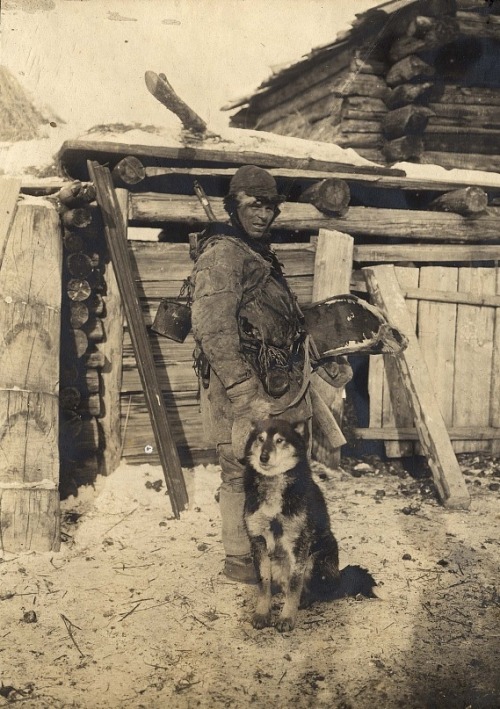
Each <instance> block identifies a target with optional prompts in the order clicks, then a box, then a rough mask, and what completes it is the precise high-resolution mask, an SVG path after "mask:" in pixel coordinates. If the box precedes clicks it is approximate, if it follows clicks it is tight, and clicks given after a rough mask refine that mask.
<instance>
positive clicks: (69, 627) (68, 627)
mask: <svg viewBox="0 0 500 709" xmlns="http://www.w3.org/2000/svg"><path fill="white" fill-rule="evenodd" d="M61 618H62V619H63V622H64V625H65V626H66V630H67V631H68V635H69V637H70V638H71V641H72V643H73V645H74V646H75V647H76V649H77V650H78V652H79V653H80V655H81V657H85V653H83V652H82V651H81V650H80V648H79V647H78V643H77V642H76V640H75V638H74V637H73V628H76V629H77V630H81V628H79V627H78V626H77V625H75V624H74V623H72V622H71V621H70V619H69V618H66V616H65V615H63V614H62V613H61Z"/></svg>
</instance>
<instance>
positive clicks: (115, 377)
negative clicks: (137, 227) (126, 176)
mask: <svg viewBox="0 0 500 709" xmlns="http://www.w3.org/2000/svg"><path fill="white" fill-rule="evenodd" d="M116 195H117V198H118V203H119V205H120V211H121V214H122V218H123V228H124V229H125V233H126V229H127V221H128V216H127V215H128V191H127V190H116ZM104 277H105V279H106V295H105V296H103V300H104V304H105V313H106V317H105V319H104V323H105V331H106V337H105V339H104V342H101V343H99V345H98V346H97V349H98V351H99V352H100V353H101V355H102V356H103V358H104V364H103V369H102V375H103V384H104V386H103V393H102V403H103V408H104V416H103V417H102V419H101V421H100V423H101V426H102V437H103V441H104V450H103V456H102V462H101V468H102V469H101V470H100V471H99V472H100V473H102V474H103V475H110V474H111V473H112V472H113V470H115V469H116V468H117V467H118V465H119V464H120V457H121V452H122V430H121V425H120V391H121V388H122V368H123V320H124V313H123V302H122V298H121V295H120V289H119V288H118V283H117V280H116V273H115V269H114V266H113V264H112V262H111V260H109V261H108V263H106V271H105V276H104Z"/></svg>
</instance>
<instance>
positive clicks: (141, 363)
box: [87, 160, 188, 519]
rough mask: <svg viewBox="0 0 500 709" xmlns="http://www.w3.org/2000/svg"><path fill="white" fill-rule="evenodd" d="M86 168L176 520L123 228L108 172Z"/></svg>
mask: <svg viewBox="0 0 500 709" xmlns="http://www.w3.org/2000/svg"><path fill="white" fill-rule="evenodd" d="M87 167H88V170H89V172H90V175H91V177H92V180H93V182H94V185H95V188H96V191H97V201H98V204H99V205H100V207H101V210H102V214H103V218H104V223H105V233H106V243H107V246H108V249H109V251H110V254H111V260H112V262H113V264H114V265H115V273H116V278H117V282H118V286H119V290H120V294H121V296H122V300H123V307H124V311H125V315H126V317H127V321H128V325H129V328H130V336H131V339H132V343H133V346H134V353H135V356H136V360H137V365H138V368H139V374H140V377H141V383H142V386H143V389H144V395H145V398H146V403H147V406H148V411H149V413H150V416H151V424H152V427H153V433H154V436H155V441H156V445H157V448H158V455H159V457H160V461H161V464H162V468H163V474H164V476H165V482H166V483H167V491H168V494H169V497H170V502H171V504H172V511H173V513H174V516H175V517H176V518H177V519H178V518H179V517H180V512H181V511H182V510H183V509H185V508H186V507H187V503H188V496H187V490H186V484H185V481H184V477H183V474H182V468H181V464H180V460H179V455H178V452H177V448H176V446H175V442H174V439H173V436H172V431H171V429H170V424H169V421H168V417H167V412H166V408H165V402H164V400H163V396H162V391H161V386H160V382H159V381H158V375H157V372H156V368H155V363H154V359H153V354H152V352H151V346H150V343H149V339H148V333H147V330H146V326H145V324H144V318H143V315H142V311H141V308H140V305H139V298H138V295H137V288H136V285H135V282H134V276H133V272H132V267H131V263H130V254H129V251H128V245H127V235H126V232H125V229H124V226H123V216H122V214H121V210H120V205H119V203H118V198H117V196H116V191H115V189H114V187H113V182H112V179H111V173H110V171H109V169H108V168H107V167H102V166H101V165H99V164H98V163H97V162H91V161H90V160H89V161H88V162H87Z"/></svg>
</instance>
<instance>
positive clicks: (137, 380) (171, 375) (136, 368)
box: [121, 356, 197, 392]
mask: <svg viewBox="0 0 500 709" xmlns="http://www.w3.org/2000/svg"><path fill="white" fill-rule="evenodd" d="M136 357H137V356H136ZM129 361H130V360H129ZM153 364H154V362H153ZM156 378H157V380H158V385H159V387H160V389H161V390H163V391H195V390H196V389H197V379H196V375H195V372H194V370H193V364H192V362H172V363H171V364H170V365H169V367H168V370H167V369H166V368H165V367H163V366H161V364H160V363H159V362H158V363H157V367H156ZM121 390H122V392H131V391H133V392H137V391H142V390H143V385H142V375H141V371H140V363H139V361H138V360H137V358H136V359H135V361H133V366H132V367H130V368H129V366H128V363H127V362H124V366H123V379H122V388H121Z"/></svg>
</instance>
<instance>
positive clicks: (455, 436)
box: [353, 426, 500, 441]
mask: <svg viewBox="0 0 500 709" xmlns="http://www.w3.org/2000/svg"><path fill="white" fill-rule="evenodd" d="M447 431H448V436H449V437H450V440H452V441H494V440H500V428H494V427H491V428H487V427H484V426H481V427H480V426H478V427H473V426H471V427H465V426H464V427H458V426H454V427H452V428H448V429H447ZM353 434H354V437H355V438H360V439H362V440H365V441H418V440H419V434H418V430H417V429H416V428H413V427H412V428H389V427H387V428H386V427H385V426H383V427H379V428H375V427H373V428H372V427H370V428H355V429H354V430H353Z"/></svg>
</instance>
